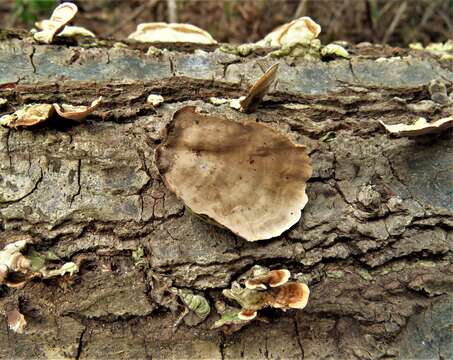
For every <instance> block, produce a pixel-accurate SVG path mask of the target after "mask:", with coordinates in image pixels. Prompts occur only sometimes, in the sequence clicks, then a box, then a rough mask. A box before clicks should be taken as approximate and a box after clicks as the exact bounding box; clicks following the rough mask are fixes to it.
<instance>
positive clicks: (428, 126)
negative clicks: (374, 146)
mask: <svg viewBox="0 0 453 360" xmlns="http://www.w3.org/2000/svg"><path fill="white" fill-rule="evenodd" d="M380 123H381V124H382V125H383V126H384V127H385V130H387V132H389V133H390V134H393V135H396V136H405V137H416V136H420V135H426V134H435V133H439V132H442V131H443V130H446V129H449V128H451V127H453V116H449V117H446V118H443V119H439V120H436V121H433V122H431V123H429V122H428V121H426V119H425V118H422V117H420V118H418V119H417V120H416V121H415V123H414V124H412V125H406V124H396V125H386V124H384V122H383V121H380Z"/></svg>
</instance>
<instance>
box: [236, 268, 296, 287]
mask: <svg viewBox="0 0 453 360" xmlns="http://www.w3.org/2000/svg"><path fill="white" fill-rule="evenodd" d="M290 276H291V273H290V272H289V271H288V270H286V269H282V270H271V271H269V272H268V273H267V274H264V275H261V276H258V277H254V278H251V279H248V280H246V281H245V287H246V288H247V289H260V290H265V289H267V287H268V286H270V287H277V286H280V285H283V284H284V283H286V282H288V280H289V277H290Z"/></svg>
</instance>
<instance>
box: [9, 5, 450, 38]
mask: <svg viewBox="0 0 453 360" xmlns="http://www.w3.org/2000/svg"><path fill="white" fill-rule="evenodd" d="M59 2H61V1H58V0H0V28H5V27H8V28H11V27H15V28H25V29H30V28H31V27H33V23H34V22H35V21H36V20H38V19H44V18H48V17H49V16H50V14H51V10H52V9H53V8H54V7H55V6H56V5H57V4H58V3H59ZM72 2H74V3H76V4H77V5H78V6H79V9H80V12H79V14H78V16H77V19H76V23H77V25H81V26H85V27H86V28H88V29H89V30H91V31H93V32H95V33H96V34H97V35H98V36H99V37H114V38H118V39H121V38H124V37H126V36H127V35H128V34H130V33H131V32H133V31H134V30H135V27H136V25H137V24H139V23H143V22H153V21H166V22H169V21H177V22H187V23H191V24H194V25H197V26H199V27H201V28H203V29H205V30H207V31H209V32H210V33H211V34H212V35H213V36H214V38H215V39H216V40H218V41H221V42H232V43H243V42H253V41H257V40H259V39H261V38H262V37H264V36H265V35H266V34H267V33H268V32H270V31H271V30H273V29H274V28H275V27H277V26H279V25H281V24H283V23H285V22H288V21H290V20H292V19H294V18H298V17H300V16H304V15H307V16H310V17H312V18H313V19H314V20H315V21H317V22H318V23H319V24H320V25H321V26H322V33H321V36H320V38H321V40H322V41H323V42H324V43H327V42H330V41H333V40H346V41H350V42H353V43H358V42H363V41H368V42H373V43H388V44H390V45H393V46H407V44H409V43H411V42H416V41H419V42H422V43H424V44H427V43H430V42H440V41H446V40H448V39H452V38H453V0H225V1H220V0H127V1H126V0H74V1H72Z"/></svg>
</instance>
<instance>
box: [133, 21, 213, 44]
mask: <svg viewBox="0 0 453 360" xmlns="http://www.w3.org/2000/svg"><path fill="white" fill-rule="evenodd" d="M128 38H129V39H131V40H135V41H140V42H168V43H171V42H186V43H196V44H216V43H217V41H215V40H214V39H213V38H212V36H211V35H210V34H209V33H208V32H207V31H205V30H203V29H200V28H199V27H197V26H194V25H190V24H167V23H164V22H157V23H144V24H139V25H138V26H137V30H136V31H135V32H133V33H132V34H130V35H129V37H128Z"/></svg>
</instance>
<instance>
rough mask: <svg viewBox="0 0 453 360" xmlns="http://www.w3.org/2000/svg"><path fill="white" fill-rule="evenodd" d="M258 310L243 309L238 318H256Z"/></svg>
mask: <svg viewBox="0 0 453 360" xmlns="http://www.w3.org/2000/svg"><path fill="white" fill-rule="evenodd" d="M257 314H258V313H257V311H256V310H246V309H244V310H241V311H240V312H239V313H238V318H239V319H240V320H253V319H254V318H256V315H257Z"/></svg>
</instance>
